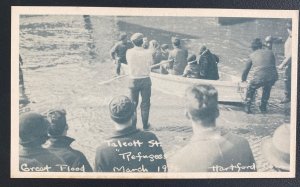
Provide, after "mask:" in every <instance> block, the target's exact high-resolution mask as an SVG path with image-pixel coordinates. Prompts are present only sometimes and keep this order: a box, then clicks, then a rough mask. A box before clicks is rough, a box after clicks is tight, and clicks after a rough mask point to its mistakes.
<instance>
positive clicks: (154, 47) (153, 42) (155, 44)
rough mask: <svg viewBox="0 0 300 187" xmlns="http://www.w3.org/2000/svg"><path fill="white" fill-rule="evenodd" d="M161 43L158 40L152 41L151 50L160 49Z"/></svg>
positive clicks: (150, 43)
mask: <svg viewBox="0 0 300 187" xmlns="http://www.w3.org/2000/svg"><path fill="white" fill-rule="evenodd" d="M158 48H159V43H158V42H157V41H156V40H151V41H150V42H149V49H158Z"/></svg>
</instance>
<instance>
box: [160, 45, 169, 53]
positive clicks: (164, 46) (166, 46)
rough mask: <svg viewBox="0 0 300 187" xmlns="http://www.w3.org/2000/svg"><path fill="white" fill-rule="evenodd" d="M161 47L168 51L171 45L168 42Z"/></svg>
mask: <svg viewBox="0 0 300 187" xmlns="http://www.w3.org/2000/svg"><path fill="white" fill-rule="evenodd" d="M160 48H161V49H162V50H163V51H167V50H168V49H169V45H168V44H162V45H161V46H160Z"/></svg>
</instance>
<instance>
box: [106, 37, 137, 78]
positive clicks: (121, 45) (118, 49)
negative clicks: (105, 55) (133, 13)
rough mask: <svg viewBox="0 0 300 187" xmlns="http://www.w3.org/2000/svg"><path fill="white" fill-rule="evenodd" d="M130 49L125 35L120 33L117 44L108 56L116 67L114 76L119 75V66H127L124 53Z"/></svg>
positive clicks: (130, 46) (130, 45)
mask: <svg viewBox="0 0 300 187" xmlns="http://www.w3.org/2000/svg"><path fill="white" fill-rule="evenodd" d="M132 47H133V46H132V44H131V43H130V42H128V40H127V35H126V34H125V33H121V34H120V36H119V42H117V43H116V44H115V45H114V46H113V48H112V49H111V50H110V56H111V58H112V59H113V61H114V62H115V65H116V76H119V75H120V70H121V64H122V63H123V64H127V60H126V51H127V49H130V48H132Z"/></svg>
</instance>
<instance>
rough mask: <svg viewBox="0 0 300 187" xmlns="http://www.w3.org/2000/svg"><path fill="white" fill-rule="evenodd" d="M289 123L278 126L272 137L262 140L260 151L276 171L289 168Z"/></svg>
mask: <svg viewBox="0 0 300 187" xmlns="http://www.w3.org/2000/svg"><path fill="white" fill-rule="evenodd" d="M290 138H291V137H290V124H283V125H281V126H279V127H278V128H277V129H276V130H275V132H274V134H273V137H272V138H269V139H266V140H264V141H263V142H262V153H263V155H264V157H265V158H266V159H267V160H268V161H269V163H271V164H272V165H273V168H274V169H275V170H277V171H289V170H290Z"/></svg>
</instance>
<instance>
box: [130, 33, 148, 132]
mask: <svg viewBox="0 0 300 187" xmlns="http://www.w3.org/2000/svg"><path fill="white" fill-rule="evenodd" d="M143 37H144V35H143V34H142V33H135V34H133V35H132V36H131V41H132V43H133V45H134V47H133V48H132V49H129V50H128V51H127V53H126V58H127V61H128V70H129V72H128V74H129V89H130V95H131V99H132V101H133V102H134V104H135V107H137V106H138V103H139V94H141V97H142V102H141V115H142V122H143V128H144V129H148V128H149V127H150V124H149V123H148V119H149V112H150V97H151V84H152V83H151V79H150V69H151V68H150V66H151V62H152V53H151V52H150V51H149V50H145V49H144V48H143V47H142V44H143ZM136 121H137V120H133V123H134V124H136Z"/></svg>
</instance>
